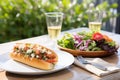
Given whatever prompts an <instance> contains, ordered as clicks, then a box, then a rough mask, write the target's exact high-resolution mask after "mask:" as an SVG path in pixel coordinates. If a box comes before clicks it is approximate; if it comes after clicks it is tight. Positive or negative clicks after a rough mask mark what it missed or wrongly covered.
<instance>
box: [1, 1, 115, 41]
mask: <svg viewBox="0 0 120 80" xmlns="http://www.w3.org/2000/svg"><path fill="white" fill-rule="evenodd" d="M91 1H93V0H83V1H82V2H80V3H79V2H77V3H75V4H72V3H71V0H47V1H45V0H0V43H3V42H8V41H13V40H18V39H24V38H29V37H33V36H40V35H43V34H47V28H46V20H45V14H44V13H45V12H53V11H61V12H63V13H64V21H63V26H62V30H68V29H72V28H77V27H86V26H87V25H88V24H87V22H88V16H87V10H88V7H89V6H88V5H89V4H90V2H91ZM97 7H99V8H100V9H101V10H103V11H105V14H106V16H105V17H104V19H103V22H106V21H107V20H109V19H110V18H112V17H116V16H117V15H113V14H112V12H110V9H114V8H117V3H113V4H112V5H109V3H108V2H107V1H104V2H103V3H101V4H99V5H98V6H97Z"/></svg>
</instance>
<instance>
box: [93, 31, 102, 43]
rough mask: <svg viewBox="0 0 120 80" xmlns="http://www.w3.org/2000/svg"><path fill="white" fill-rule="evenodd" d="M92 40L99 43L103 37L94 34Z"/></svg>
mask: <svg viewBox="0 0 120 80" xmlns="http://www.w3.org/2000/svg"><path fill="white" fill-rule="evenodd" d="M92 39H93V40H97V41H99V40H102V39H104V38H103V35H102V34H101V33H99V32H96V33H94V34H93V35H92Z"/></svg>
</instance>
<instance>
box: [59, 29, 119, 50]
mask: <svg viewBox="0 0 120 80" xmlns="http://www.w3.org/2000/svg"><path fill="white" fill-rule="evenodd" d="M57 43H58V45H59V46H61V47H63V48H69V49H73V50H80V51H100V50H105V51H108V52H117V48H116V44H115V41H113V40H112V39H111V38H109V37H108V36H107V35H103V34H101V33H99V32H96V33H91V32H85V31H84V32H78V33H76V34H70V33H65V34H64V36H63V37H62V38H61V39H59V40H58V41H57Z"/></svg>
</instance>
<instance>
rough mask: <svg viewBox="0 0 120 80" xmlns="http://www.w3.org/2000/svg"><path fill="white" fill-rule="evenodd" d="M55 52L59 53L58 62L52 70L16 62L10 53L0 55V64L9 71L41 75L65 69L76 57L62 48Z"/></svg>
mask: <svg viewBox="0 0 120 80" xmlns="http://www.w3.org/2000/svg"><path fill="white" fill-rule="evenodd" d="M55 52H56V53H57V55H58V63H57V64H56V65H55V67H54V69H52V70H47V71H46V70H40V69H36V68H33V67H30V66H27V65H25V64H22V63H19V62H16V61H14V60H12V59H10V58H9V56H8V55H9V54H8V53H7V54H2V55H0V59H2V60H0V64H1V67H2V68H3V69H4V70H6V71H8V72H12V73H17V74H24V75H40V74H48V73H53V72H56V71H59V70H62V69H65V68H66V67H68V66H70V65H71V64H72V63H73V62H74V57H73V56H72V55H71V54H69V53H67V52H63V51H60V50H56V51H55ZM5 59H6V60H5ZM2 61H5V62H2Z"/></svg>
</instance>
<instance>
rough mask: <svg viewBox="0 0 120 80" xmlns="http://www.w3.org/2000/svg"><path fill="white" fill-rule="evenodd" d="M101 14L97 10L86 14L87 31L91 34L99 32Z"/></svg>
mask: <svg viewBox="0 0 120 80" xmlns="http://www.w3.org/2000/svg"><path fill="white" fill-rule="evenodd" d="M102 17H103V14H102V12H101V11H99V10H95V11H92V12H90V13H89V14H88V21H89V29H90V30H91V31H92V32H100V30H101V27H102Z"/></svg>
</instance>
